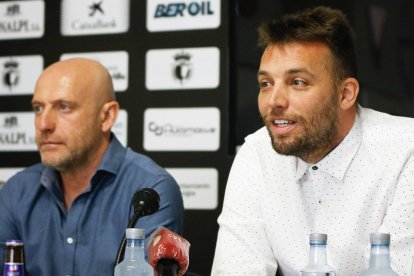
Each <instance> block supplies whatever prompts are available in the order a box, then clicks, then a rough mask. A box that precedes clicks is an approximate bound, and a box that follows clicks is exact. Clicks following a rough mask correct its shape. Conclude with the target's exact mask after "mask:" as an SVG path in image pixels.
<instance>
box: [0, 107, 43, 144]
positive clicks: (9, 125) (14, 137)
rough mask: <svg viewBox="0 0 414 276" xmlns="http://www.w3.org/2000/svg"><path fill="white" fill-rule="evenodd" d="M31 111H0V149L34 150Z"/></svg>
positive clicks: (34, 142)
mask: <svg viewBox="0 0 414 276" xmlns="http://www.w3.org/2000/svg"><path fill="white" fill-rule="evenodd" d="M33 122H34V114H33V112H7V113H0V151H36V150H37V147H36V141H35V129H34V124H33Z"/></svg>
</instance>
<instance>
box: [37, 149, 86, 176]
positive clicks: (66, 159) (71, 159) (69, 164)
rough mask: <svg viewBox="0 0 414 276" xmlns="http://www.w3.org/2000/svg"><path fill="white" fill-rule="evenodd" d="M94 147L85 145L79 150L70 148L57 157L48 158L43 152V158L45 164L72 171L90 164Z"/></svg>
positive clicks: (63, 170) (56, 168) (59, 169)
mask: <svg viewBox="0 0 414 276" xmlns="http://www.w3.org/2000/svg"><path fill="white" fill-rule="evenodd" d="M92 148H93V147H83V148H80V149H78V150H69V151H67V152H66V153H65V154H61V155H59V156H58V157H56V158H46V157H44V156H43V155H42V154H41V160H42V163H43V164H44V165H46V166H49V167H52V168H53V169H55V170H57V171H59V172H65V171H71V170H73V169H76V168H80V167H82V166H85V165H86V164H88V162H89V158H90V156H91V153H92V152H93V150H92Z"/></svg>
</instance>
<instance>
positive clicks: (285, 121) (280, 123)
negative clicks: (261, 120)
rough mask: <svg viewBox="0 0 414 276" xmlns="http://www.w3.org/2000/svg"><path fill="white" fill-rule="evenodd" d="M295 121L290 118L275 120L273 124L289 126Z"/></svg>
mask: <svg viewBox="0 0 414 276" xmlns="http://www.w3.org/2000/svg"><path fill="white" fill-rule="evenodd" d="M293 123H294V122H293V121H290V120H274V121H273V124H274V125H275V126H277V127H287V126H290V125H292V124H293Z"/></svg>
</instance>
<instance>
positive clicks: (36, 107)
mask: <svg viewBox="0 0 414 276" xmlns="http://www.w3.org/2000/svg"><path fill="white" fill-rule="evenodd" d="M32 109H33V112H34V113H39V112H41V111H42V107H41V106H40V105H34V106H33V107H32Z"/></svg>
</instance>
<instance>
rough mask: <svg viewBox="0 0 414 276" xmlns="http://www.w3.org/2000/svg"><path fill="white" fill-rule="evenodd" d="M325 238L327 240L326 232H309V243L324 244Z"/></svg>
mask: <svg viewBox="0 0 414 276" xmlns="http://www.w3.org/2000/svg"><path fill="white" fill-rule="evenodd" d="M327 240H328V235H326V234H321V233H312V234H309V243H310V244H320V245H326V241H327Z"/></svg>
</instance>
